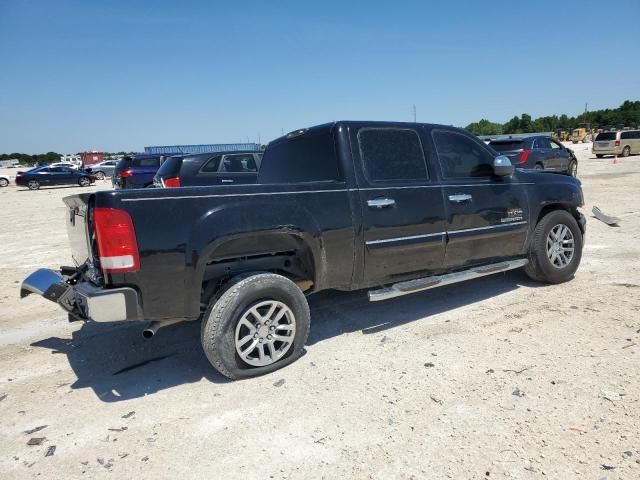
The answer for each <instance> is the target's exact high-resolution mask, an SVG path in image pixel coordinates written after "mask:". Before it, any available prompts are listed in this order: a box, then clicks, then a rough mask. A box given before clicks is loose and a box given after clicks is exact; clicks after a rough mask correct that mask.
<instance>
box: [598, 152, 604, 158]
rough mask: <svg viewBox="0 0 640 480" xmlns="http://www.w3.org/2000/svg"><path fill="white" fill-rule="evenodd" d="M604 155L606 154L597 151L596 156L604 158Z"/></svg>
mask: <svg viewBox="0 0 640 480" xmlns="http://www.w3.org/2000/svg"><path fill="white" fill-rule="evenodd" d="M602 157H604V155H603V154H601V153H596V158H602Z"/></svg>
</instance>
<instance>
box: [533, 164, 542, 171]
mask: <svg viewBox="0 0 640 480" xmlns="http://www.w3.org/2000/svg"><path fill="white" fill-rule="evenodd" d="M533 168H534V170H544V166H543V165H542V164H541V163H536V164H535V165H534V166H533Z"/></svg>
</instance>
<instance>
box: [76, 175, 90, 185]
mask: <svg viewBox="0 0 640 480" xmlns="http://www.w3.org/2000/svg"><path fill="white" fill-rule="evenodd" d="M78 185H80V186H81V187H88V186H89V185H91V179H90V178H89V177H80V179H79V180H78Z"/></svg>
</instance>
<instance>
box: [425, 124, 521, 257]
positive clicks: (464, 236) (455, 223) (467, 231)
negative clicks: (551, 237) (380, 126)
mask: <svg viewBox="0 0 640 480" xmlns="http://www.w3.org/2000/svg"><path fill="white" fill-rule="evenodd" d="M431 138H432V139H433V142H434V145H435V150H436V152H437V156H438V160H439V165H440V169H441V176H442V186H443V190H444V192H443V193H444V200H445V209H446V218H447V240H448V241H447V249H446V260H445V266H446V267H447V268H458V267H465V266H468V265H473V264H480V263H485V262H488V261H490V260H491V259H502V258H505V257H512V256H520V255H522V254H523V253H524V246H525V241H526V238H527V219H528V217H529V212H528V211H527V209H528V205H527V197H526V190H525V187H524V185H522V184H521V183H520V182H519V181H518V180H517V179H516V176H512V177H497V176H495V175H493V158H494V156H493V153H492V152H491V151H490V150H489V149H488V148H486V146H485V145H484V144H483V143H482V142H481V141H480V140H478V139H477V138H476V137H473V136H472V135H469V134H466V133H463V132H459V131H454V130H445V129H435V130H433V131H432V135H431Z"/></svg>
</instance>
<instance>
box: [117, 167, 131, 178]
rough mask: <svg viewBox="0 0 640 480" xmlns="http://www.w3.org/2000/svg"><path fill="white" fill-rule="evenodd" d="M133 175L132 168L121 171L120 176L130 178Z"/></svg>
mask: <svg viewBox="0 0 640 480" xmlns="http://www.w3.org/2000/svg"><path fill="white" fill-rule="evenodd" d="M131 175H133V172H132V171H131V170H130V169H127V170H123V171H121V172H120V177H121V178H128V177H130V176H131Z"/></svg>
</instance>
